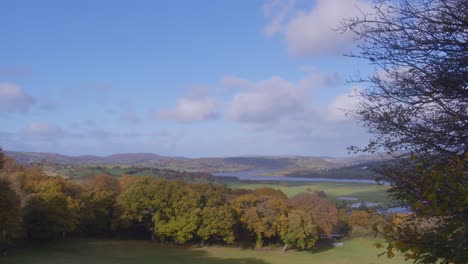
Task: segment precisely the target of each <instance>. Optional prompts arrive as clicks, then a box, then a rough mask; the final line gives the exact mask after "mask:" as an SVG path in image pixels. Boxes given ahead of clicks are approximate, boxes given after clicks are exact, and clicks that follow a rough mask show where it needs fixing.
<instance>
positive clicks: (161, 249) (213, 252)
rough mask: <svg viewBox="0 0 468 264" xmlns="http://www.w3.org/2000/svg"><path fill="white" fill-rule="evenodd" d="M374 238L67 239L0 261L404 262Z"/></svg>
mask: <svg viewBox="0 0 468 264" xmlns="http://www.w3.org/2000/svg"><path fill="white" fill-rule="evenodd" d="M373 243H375V240H372V239H369V238H367V239H364V238H359V239H353V240H349V241H346V242H345V244H344V246H343V247H341V248H330V249H322V250H317V251H316V252H310V251H302V252H301V251H292V250H290V251H288V252H287V253H284V252H281V251H257V250H250V249H239V248H223V247H203V248H187V247H176V246H166V245H160V244H157V243H151V242H147V241H120V240H108V241H96V240H70V241H62V242H56V243H53V244H41V245H36V246H33V247H31V248H26V249H22V250H16V251H14V252H11V253H10V254H9V255H7V256H3V257H1V256H0V263H2V264H30V263H31V264H32V263H34V264H46V263H47V264H75V263H76V264H81V263H87V264H94V263H96V264H111V263H112V264H114V263H119V264H127V263H128V264H134V263H139V264H145V263H164V264H177V263H190V264H202V263H204V264H215V263H223V264H235V263H243V264H284V263H291V264H293V263H294V264H302V263H304V264H306V263H307V264H310V263H321V264H331V263H334V264H350V263H359V264H367V263H383V264H386V263H388V264H390V263H395V264H396V263H405V262H404V261H403V259H402V258H401V257H395V258H393V259H387V258H386V257H385V256H382V257H378V256H377V255H378V254H379V252H380V251H379V250H378V249H376V248H375V247H373V246H372V244H373Z"/></svg>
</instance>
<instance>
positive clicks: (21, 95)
mask: <svg viewBox="0 0 468 264" xmlns="http://www.w3.org/2000/svg"><path fill="white" fill-rule="evenodd" d="M35 102H36V100H35V99H34V98H33V97H32V96H30V95H28V94H27V93H25V92H24V91H23V90H22V89H21V87H19V86H18V85H16V84H12V83H2V84H0V112H21V113H25V112H27V111H28V110H29V108H30V107H31V106H32V105H33V104H34V103H35Z"/></svg>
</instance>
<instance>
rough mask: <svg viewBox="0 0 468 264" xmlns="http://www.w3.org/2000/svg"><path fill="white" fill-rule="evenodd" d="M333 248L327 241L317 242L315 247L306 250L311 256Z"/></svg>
mask: <svg viewBox="0 0 468 264" xmlns="http://www.w3.org/2000/svg"><path fill="white" fill-rule="evenodd" d="M333 248H335V247H334V246H333V245H332V243H331V242H329V241H320V242H318V243H317V244H316V245H315V247H314V248H313V249H311V250H308V252H310V253H312V254H316V253H321V252H325V251H328V250H331V249H333Z"/></svg>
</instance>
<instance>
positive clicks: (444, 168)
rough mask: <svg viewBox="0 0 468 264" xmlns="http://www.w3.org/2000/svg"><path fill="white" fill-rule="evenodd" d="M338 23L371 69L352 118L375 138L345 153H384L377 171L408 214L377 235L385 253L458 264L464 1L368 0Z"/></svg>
mask: <svg viewBox="0 0 468 264" xmlns="http://www.w3.org/2000/svg"><path fill="white" fill-rule="evenodd" d="M374 11H375V12H373V13H371V14H363V17H358V18H354V19H351V20H348V21H345V22H344V26H343V29H344V30H349V31H352V32H354V33H355V34H356V36H357V38H358V39H359V40H360V42H359V43H360V44H359V47H360V50H359V53H358V54H351V56H355V57H359V58H363V59H367V60H369V61H370V62H371V63H372V64H373V65H375V66H376V68H377V72H376V74H375V75H374V76H371V77H370V78H368V79H362V80H360V81H363V82H367V83H369V86H368V89H366V90H365V91H364V92H363V93H362V100H361V103H360V104H359V107H358V109H357V110H356V112H355V113H352V115H353V116H354V117H355V118H356V119H358V120H359V121H360V122H361V123H362V124H363V125H364V126H365V127H367V128H368V130H369V132H371V133H372V134H373V135H374V136H375V137H374V138H373V139H372V140H371V141H370V142H369V144H368V145H367V146H366V147H364V148H355V147H354V148H352V150H355V151H367V152H376V151H385V152H387V153H388V154H390V155H392V157H393V158H394V159H393V160H392V161H390V162H387V163H386V164H384V165H383V166H381V167H380V168H378V172H379V173H380V174H381V175H382V177H383V179H384V180H386V181H387V182H389V183H390V184H391V188H390V189H389V193H390V195H391V197H392V198H395V199H397V200H399V201H400V203H401V204H402V205H407V206H410V207H411V209H412V210H413V214H411V216H410V217H408V218H406V219H405V220H404V223H401V224H399V225H398V226H396V227H392V226H388V227H387V228H384V229H383V230H380V231H382V232H383V233H384V234H385V237H386V238H387V241H388V242H389V245H388V247H387V255H388V256H389V257H391V256H393V255H394V253H393V250H394V249H396V250H400V251H402V252H404V253H405V256H406V257H407V258H409V259H413V260H414V261H415V262H418V263H434V262H437V261H439V262H441V263H449V262H454V263H465V262H466V261H467V259H468V256H467V253H466V252H468V240H467V239H466V237H467V235H466V234H467V232H468V225H467V223H468V199H467V196H466V195H467V188H468V187H467V186H468V174H467V166H466V162H467V156H468V145H467V144H468V141H467V135H468V111H467V109H468V100H467V98H468V96H467V87H468V85H467V84H468V67H467V66H468V64H467V61H468V57H467V56H468V52H467V51H468V46H467V40H468V38H467V32H466V29H467V28H468V19H467V17H468V2H467V1H464V0H425V1H410V0H405V1H391V0H382V1H378V2H377V4H376V5H375V6H374Z"/></svg>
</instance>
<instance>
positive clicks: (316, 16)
mask: <svg viewBox="0 0 468 264" xmlns="http://www.w3.org/2000/svg"><path fill="white" fill-rule="evenodd" d="M286 2H289V1H286ZM370 9H371V4H370V3H369V1H367V0H317V1H316V2H315V5H314V6H313V7H312V9H310V10H309V11H295V12H294V13H292V11H291V8H289V5H287V4H283V6H282V8H279V10H280V11H278V12H277V13H276V15H275V16H273V18H271V22H270V23H269V24H268V25H266V27H265V31H266V32H267V33H268V34H267V35H273V34H274V33H280V34H282V35H283V36H284V39H285V42H286V45H287V47H288V50H289V52H290V53H291V54H292V55H295V56H308V55H319V54H340V53H342V52H344V51H345V50H346V48H348V47H349V45H350V43H351V42H352V40H353V36H352V34H351V33H344V34H341V33H340V32H337V31H336V30H335V29H336V28H337V27H338V26H339V25H340V23H341V22H342V21H343V19H346V18H351V17H356V16H359V15H360V14H361V13H362V12H364V13H368V12H369V11H370ZM285 12H287V13H290V15H289V16H286V15H285ZM291 13H292V14H291ZM278 21H280V22H278Z"/></svg>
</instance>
